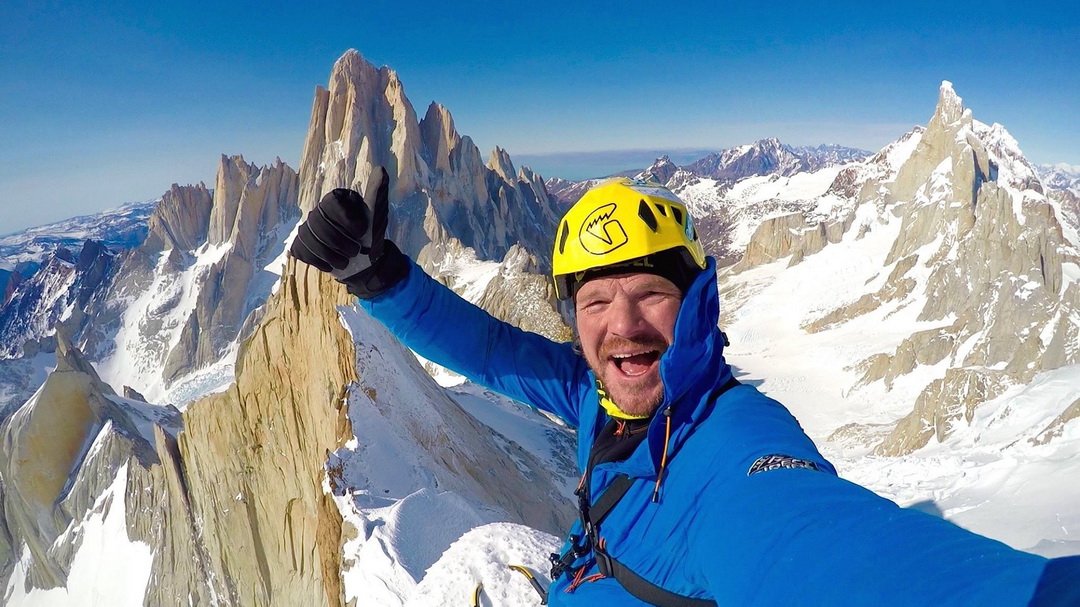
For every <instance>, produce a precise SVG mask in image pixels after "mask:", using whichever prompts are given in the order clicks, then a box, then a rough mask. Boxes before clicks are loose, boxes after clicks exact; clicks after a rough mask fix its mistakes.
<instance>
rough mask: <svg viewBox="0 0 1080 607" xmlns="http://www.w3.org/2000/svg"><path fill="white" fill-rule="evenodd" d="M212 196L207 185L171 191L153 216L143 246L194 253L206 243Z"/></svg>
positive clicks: (149, 248)
mask: <svg viewBox="0 0 1080 607" xmlns="http://www.w3.org/2000/svg"><path fill="white" fill-rule="evenodd" d="M212 208H213V197H212V196H211V194H210V191H209V190H207V189H206V185H205V184H202V183H200V184H198V185H194V186H180V185H177V184H175V183H174V184H173V185H172V188H170V189H169V191H168V192H166V193H165V195H164V196H162V197H161V202H160V203H158V205H157V207H155V208H154V213H153V214H152V215H150V221H149V233H148V234H147V236H146V240H145V241H144V242H143V246H144V247H146V248H147V249H148V250H153V251H164V250H167V249H177V250H181V251H191V250H194V249H196V248H198V247H199V246H200V245H202V244H203V243H204V242H206V230H207V228H208V227H209V225H210V210H211V209H212Z"/></svg>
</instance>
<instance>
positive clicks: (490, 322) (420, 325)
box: [290, 168, 590, 427]
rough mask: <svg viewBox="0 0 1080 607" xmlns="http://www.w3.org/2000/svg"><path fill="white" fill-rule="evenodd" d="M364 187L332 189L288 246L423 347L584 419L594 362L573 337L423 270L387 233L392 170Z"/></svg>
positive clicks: (497, 386)
mask: <svg viewBox="0 0 1080 607" xmlns="http://www.w3.org/2000/svg"><path fill="white" fill-rule="evenodd" d="M373 177H375V178H374V179H372V180H371V182H372V183H369V184H368V187H367V191H366V192H365V195H364V196H360V194H358V193H356V192H354V191H352V190H347V189H336V190H333V191H332V192H330V193H329V194H327V195H326V196H325V197H323V199H322V200H321V201H319V204H318V205H317V206H316V207H315V209H313V210H312V211H311V212H310V213H309V214H308V217H307V218H306V220H305V221H304V223H303V224H301V225H300V228H299V230H298V232H297V237H296V239H295V240H294V241H293V245H292V247H291V249H290V251H291V253H292V255H293V256H294V257H296V258H298V259H300V260H301V261H304V262H306V263H308V264H310V265H313V266H315V267H317V268H318V269H320V270H322V271H324V272H330V273H331V274H333V276H334V277H335V278H336V279H337V280H338V281H340V282H342V283H343V284H344V285H345V286H346V288H348V290H349V292H350V293H352V294H353V295H356V296H357V297H359V298H360V300H361V303H362V305H363V307H364V308H365V309H366V310H367V311H368V312H369V313H371V315H372V316H373V317H375V318H376V319H378V320H379V321H381V322H382V323H383V324H385V325H386V326H387V328H389V329H390V331H391V332H393V333H394V334H395V335H396V336H397V337H398V339H400V340H401V341H402V342H403V343H404V344H405V345H407V346H409V347H410V348H412V349H414V350H416V351H417V352H419V353H420V355H421V356H424V357H425V358H427V359H429V360H432V361H434V362H436V363H439V364H441V365H443V366H446V367H448V368H450V369H453V370H454V371H457V372H458V373H461V374H462V375H464V376H466V377H468V378H469V379H471V380H474V381H476V382H478V383H480V384H482V385H484V386H487V387H489V388H491V389H493V390H496V391H498V392H501V393H503V394H505V395H507V396H509V397H511V398H514V399H517V400H521V401H523V402H526V403H528V404H531V405H533V406H536V407H539V408H541V409H544V410H546V411H549V412H551V413H554V414H555V415H558V416H559V417H561V418H563V419H564V420H566V421H567V423H569V424H571V425H573V426H575V427H576V426H577V424H578V410H577V409H578V404H579V403H580V402H581V399H582V398H583V397H584V394H585V392H586V391H587V390H588V388H589V387H590V386H589V380H588V369H587V366H586V364H585V362H584V360H583V359H582V358H581V357H579V356H577V355H575V354H574V352H573V351H572V350H571V347H570V345H569V344H556V343H554V342H552V341H550V340H548V339H547V338H545V337H542V336H540V335H536V334H534V333H528V332H525V331H522V330H520V329H518V328H516V327H514V326H513V325H510V324H508V323H505V322H502V321H500V320H498V319H496V318H494V317H492V316H491V315H489V314H488V313H487V312H484V311H483V310H481V309H480V308H478V307H476V306H474V305H472V304H470V303H469V302H467V301H465V300H464V299H462V298H461V297H459V296H458V295H457V294H455V293H453V292H452V291H450V290H449V289H447V288H446V287H444V286H443V285H441V284H439V283H438V282H436V281H435V280H433V279H432V278H431V277H429V276H428V275H427V274H425V273H424V271H423V270H421V269H420V268H419V267H418V266H417V265H416V264H415V263H413V261H412V260H411V259H409V258H408V257H407V256H406V255H405V254H404V253H402V252H401V251H400V250H398V248H397V246H396V245H394V243H393V242H391V241H389V240H386V239H385V232H386V226H387V220H388V214H389V202H388V199H387V195H388V190H389V177H388V176H387V174H386V171H385V170H384V169H381V168H379V169H378V170H377V171H376V174H375V175H373Z"/></svg>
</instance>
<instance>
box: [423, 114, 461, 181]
mask: <svg viewBox="0 0 1080 607" xmlns="http://www.w3.org/2000/svg"><path fill="white" fill-rule="evenodd" d="M420 136H421V138H422V139H423V142H424V160H425V161H427V163H428V166H429V167H430V168H431V169H432V170H434V171H443V172H446V173H449V172H450V170H451V168H450V152H452V151H453V150H454V149H455V148H457V147H458V145H459V144H460V143H461V135H459V134H458V132H457V129H455V128H454V118H453V117H452V116H451V115H450V110H448V109H446V108H445V107H444V106H443V105H442V104H440V103H436V102H434V101H432V102H431V105H429V106H428V109H427V113H426V114H425V115H424V119H423V120H421V121H420Z"/></svg>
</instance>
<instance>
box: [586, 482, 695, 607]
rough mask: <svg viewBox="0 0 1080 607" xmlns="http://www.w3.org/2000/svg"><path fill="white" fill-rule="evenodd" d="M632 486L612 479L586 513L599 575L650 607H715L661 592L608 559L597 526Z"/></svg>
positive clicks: (610, 557)
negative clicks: (618, 585)
mask: <svg viewBox="0 0 1080 607" xmlns="http://www.w3.org/2000/svg"><path fill="white" fill-rule="evenodd" d="M633 484H634V481H633V479H631V478H630V477H629V476H627V475H625V474H620V475H618V476H617V477H615V480H614V481H612V482H611V484H610V485H608V488H607V489H606V490H605V491H604V492H603V493H602V494H600V498H599V499H597V500H596V504H595V505H593V506H592V507H590V508H589V510H588V520H589V522H588V524H587V526H586V529H585V531H586V533H587V534H588V537H589V542H590V543H591V544H592V548H593V552H594V553H595V554H596V564H597V565H598V566H599V567H600V573H602V574H604V575H605V576H608V577H613V578H615V581H617V582H619V584H621V585H622V587H623V588H624V589H626V591H627V592H629V593H630V594H632V595H634V596H635V597H637V598H639V599H641V600H643V601H645V602H646V603H649V604H652V605H658V606H660V607H716V601H713V600H709V599H695V598H690V597H688V596H683V595H681V594H676V593H674V592H671V591H670V590H665V589H663V588H661V587H660V586H657V585H656V584H653V583H652V582H650V581H648V580H646V579H645V578H643V577H641V576H640V575H638V574H636V573H634V572H633V571H632V570H631V569H630V568H629V567H627V566H626V565H623V564H622V563H620V562H619V561H617V560H615V559H614V558H612V556H611V555H610V554H608V553H607V550H605V549H604V548H603V547H602V544H601V542H600V540H599V528H600V523H601V522H603V520H604V519H605V518H606V517H607V515H608V513H609V512H611V510H612V509H614V508H615V505H616V504H618V503H619V500H621V499H622V498H623V496H624V495H626V492H627V491H629V490H630V486H631V485H633Z"/></svg>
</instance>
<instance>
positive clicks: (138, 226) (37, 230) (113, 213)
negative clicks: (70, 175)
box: [0, 200, 159, 269]
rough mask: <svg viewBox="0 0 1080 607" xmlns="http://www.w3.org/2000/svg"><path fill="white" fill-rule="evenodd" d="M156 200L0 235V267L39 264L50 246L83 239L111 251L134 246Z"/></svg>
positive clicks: (72, 246) (65, 245) (77, 245)
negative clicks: (99, 244)
mask: <svg viewBox="0 0 1080 607" xmlns="http://www.w3.org/2000/svg"><path fill="white" fill-rule="evenodd" d="M158 202H159V201H158V200H152V201H148V202H133V203H129V204H126V205H123V206H120V207H118V208H115V209H111V210H108V211H102V212H101V213H94V214H91V215H82V216H79V217H72V218H71V219H65V220H63V221H57V222H54V223H50V224H46V225H42V226H37V227H33V228H27V229H25V230H22V231H19V232H13V233H11V234H7V235H5V236H0V269H3V268H8V269H13V268H14V267H15V266H17V265H19V264H40V263H41V262H42V261H43V260H44V259H45V258H46V257H47V256H48V254H49V253H51V252H52V251H53V250H55V249H57V248H59V247H63V248H66V249H68V250H78V249H79V248H81V247H82V244H83V242H85V241H87V240H96V241H98V242H100V243H102V244H103V245H105V246H106V247H107V248H109V249H110V250H112V251H120V250H124V249H130V248H133V247H136V246H138V245H139V244H141V243H142V241H143V239H144V238H146V229H147V225H146V224H147V220H148V219H149V217H150V213H152V212H153V210H154V207H155V206H156V205H157V204H158Z"/></svg>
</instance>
